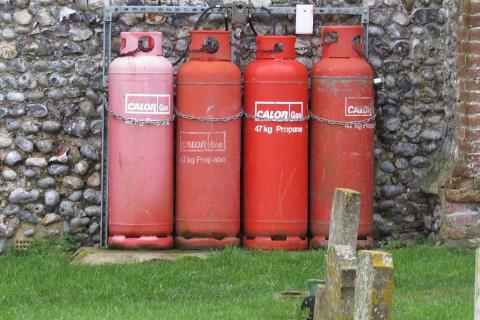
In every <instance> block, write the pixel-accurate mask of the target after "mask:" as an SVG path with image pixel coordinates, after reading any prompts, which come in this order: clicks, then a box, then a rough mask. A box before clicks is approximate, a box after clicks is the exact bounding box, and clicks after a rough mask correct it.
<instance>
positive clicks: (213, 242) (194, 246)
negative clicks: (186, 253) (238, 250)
mask: <svg viewBox="0 0 480 320" xmlns="http://www.w3.org/2000/svg"><path fill="white" fill-rule="evenodd" d="M238 246H240V239H239V238H236V237H225V238H223V239H215V238H189V239H187V238H184V237H180V236H177V237H176V238H175V247H176V248H179V249H190V250H201V249H223V248H225V247H238Z"/></svg>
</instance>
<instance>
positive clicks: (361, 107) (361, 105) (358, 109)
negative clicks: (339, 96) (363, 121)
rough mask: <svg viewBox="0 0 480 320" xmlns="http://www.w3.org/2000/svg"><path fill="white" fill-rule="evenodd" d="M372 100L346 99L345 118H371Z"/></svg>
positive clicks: (360, 98) (366, 98)
mask: <svg viewBox="0 0 480 320" xmlns="http://www.w3.org/2000/svg"><path fill="white" fill-rule="evenodd" d="M373 109H374V107H373V99H372V98H371V97H346V98H345V116H347V117H371V116H373Z"/></svg>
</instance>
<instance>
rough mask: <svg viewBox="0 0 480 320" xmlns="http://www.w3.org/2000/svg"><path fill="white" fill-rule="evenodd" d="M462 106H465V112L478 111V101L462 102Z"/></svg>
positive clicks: (473, 112)
mask: <svg viewBox="0 0 480 320" xmlns="http://www.w3.org/2000/svg"><path fill="white" fill-rule="evenodd" d="M461 105H462V107H465V110H466V112H465V113H467V114H478V113H480V102H478V101H477V102H462V103H461Z"/></svg>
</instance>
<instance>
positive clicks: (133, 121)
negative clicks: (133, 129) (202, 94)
mask: <svg viewBox="0 0 480 320" xmlns="http://www.w3.org/2000/svg"><path fill="white" fill-rule="evenodd" d="M104 108H105V110H107V112H108V113H109V114H110V115H111V116H112V117H113V118H115V119H117V120H120V121H123V122H125V123H126V124H135V125H138V126H143V125H150V126H157V127H159V126H166V125H168V124H169V123H170V122H172V121H173V120H175V114H173V115H172V116H171V117H170V118H167V119H163V120H154V119H135V118H127V117H124V116H121V115H119V114H117V113H115V112H113V111H112V110H111V109H110V108H109V107H108V103H106V102H105V103H104Z"/></svg>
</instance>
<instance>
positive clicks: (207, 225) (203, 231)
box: [175, 30, 242, 249]
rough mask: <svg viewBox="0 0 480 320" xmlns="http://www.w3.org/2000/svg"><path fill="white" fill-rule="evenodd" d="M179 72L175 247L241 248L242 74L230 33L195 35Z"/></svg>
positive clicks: (204, 32)
mask: <svg viewBox="0 0 480 320" xmlns="http://www.w3.org/2000/svg"><path fill="white" fill-rule="evenodd" d="M190 33H191V44H190V47H189V61H188V62H187V63H185V64H183V65H182V66H181V67H180V69H179V70H178V74H177V127H176V132H177V135H176V137H177V139H176V202H175V203H176V206H175V230H176V238H175V244H176V246H177V247H180V248H190V249H197V248H222V247H225V246H235V245H239V243H240V239H239V238H238V234H239V232H240V153H241V116H242V101H241V73H240V69H239V68H238V67H237V66H236V65H235V64H233V63H231V62H230V59H231V54H230V50H231V49H230V32H229V31H210V30H194V31H191V32H190Z"/></svg>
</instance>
